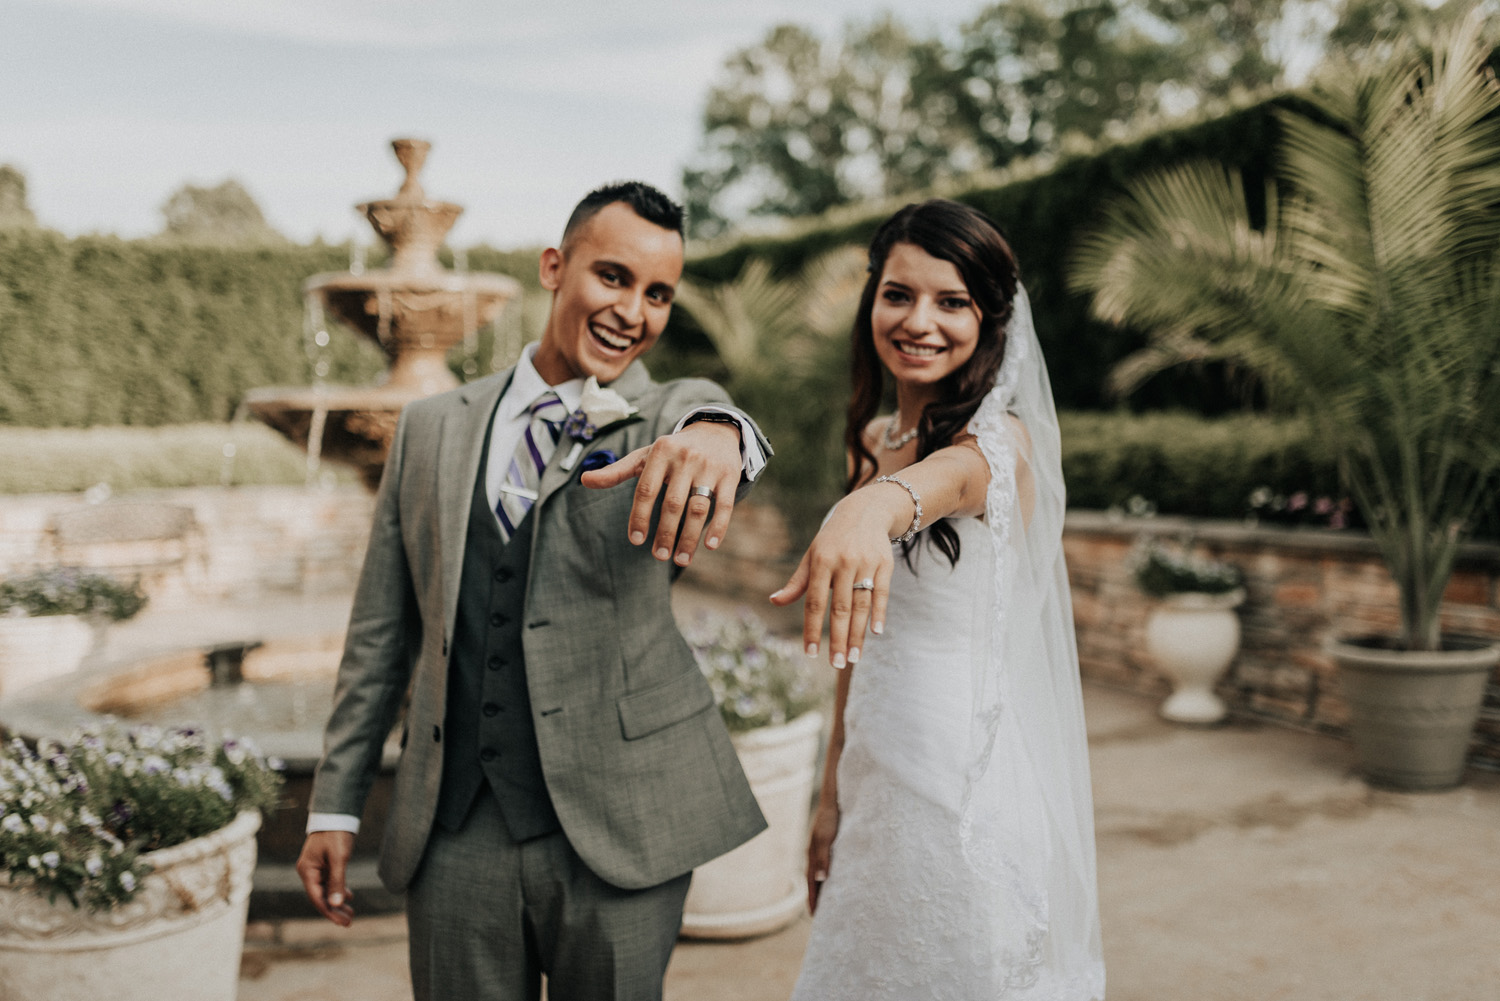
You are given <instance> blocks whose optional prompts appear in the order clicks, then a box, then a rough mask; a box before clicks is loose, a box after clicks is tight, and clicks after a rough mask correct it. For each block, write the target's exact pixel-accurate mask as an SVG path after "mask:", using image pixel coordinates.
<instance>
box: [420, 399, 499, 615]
mask: <svg viewBox="0 0 1500 1001" xmlns="http://www.w3.org/2000/svg"><path fill="white" fill-rule="evenodd" d="M514 371H515V370H514V369H510V370H507V371H505V372H502V373H499V374H498V375H496V376H494V377H493V378H489V379H481V380H479V381H478V382H474V383H470V384H469V385H467V386H464V387H462V388H461V389H460V390H459V400H460V401H461V405H460V406H458V407H456V408H454V409H451V410H449V411H448V413H446V414H444V415H443V426H442V429H441V430H440V432H439V434H438V463H437V469H438V483H437V489H438V519H439V521H438V545H439V546H441V547H442V567H443V615H444V622H445V624H446V627H447V630H448V633H450V634H451V633H452V631H453V621H454V619H455V617H456V616H457V615H458V588H459V581H460V578H461V577H462V576H463V568H464V543H465V541H466V540H467V539H468V537H469V507H470V505H472V504H473V502H474V481H475V479H476V478H477V477H478V476H479V463H480V460H481V459H482V458H483V457H484V456H483V452H484V433H485V429H486V427H487V425H488V424H489V421H490V420H491V418H493V417H494V415H495V404H496V403H497V402H498V401H499V399H500V396H501V395H502V394H503V393H504V392H505V389H506V387H507V386H509V385H510V378H511V375H512V373H513V372H514Z"/></svg>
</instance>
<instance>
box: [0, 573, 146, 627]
mask: <svg viewBox="0 0 1500 1001" xmlns="http://www.w3.org/2000/svg"><path fill="white" fill-rule="evenodd" d="M145 607H146V592H145V591H144V590H142V589H141V584H140V581H139V580H136V581H131V582H130V583H128V584H127V583H125V582H123V581H119V580H116V579H115V578H114V577H111V576H110V575H108V574H102V573H90V572H88V571H86V570H80V569H77V568H76V567H53V568H50V569H46V570H36V571H33V572H31V573H29V574H26V575H24V576H21V577H11V578H9V579H7V580H0V615H6V616H43V615H82V616H102V617H104V618H107V619H110V620H111V621H114V622H120V621H122V620H124V619H128V618H130V617H131V616H133V615H136V614H137V613H138V612H140V610H141V609H142V608H145Z"/></svg>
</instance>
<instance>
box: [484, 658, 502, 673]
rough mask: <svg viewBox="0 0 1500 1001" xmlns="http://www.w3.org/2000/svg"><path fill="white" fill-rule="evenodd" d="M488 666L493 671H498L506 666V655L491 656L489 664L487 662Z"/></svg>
mask: <svg viewBox="0 0 1500 1001" xmlns="http://www.w3.org/2000/svg"><path fill="white" fill-rule="evenodd" d="M486 666H487V667H488V668H489V669H490V670H491V671H498V670H500V669H501V668H502V667H504V666H505V658H504V657H491V658H490V662H489V664H487V665H486Z"/></svg>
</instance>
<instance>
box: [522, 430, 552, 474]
mask: <svg viewBox="0 0 1500 1001" xmlns="http://www.w3.org/2000/svg"><path fill="white" fill-rule="evenodd" d="M526 447H527V448H528V449H530V450H531V461H532V462H533V463H535V464H536V468H537V469H538V471H540V470H542V469H545V468H546V467H547V460H546V459H543V458H542V453H541V450H540V449H538V448H537V447H536V439H535V438H533V437H532V436H531V428H527V429H526Z"/></svg>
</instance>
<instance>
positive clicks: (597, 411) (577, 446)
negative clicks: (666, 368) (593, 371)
mask: <svg viewBox="0 0 1500 1001" xmlns="http://www.w3.org/2000/svg"><path fill="white" fill-rule="evenodd" d="M635 414H636V409H635V407H633V406H631V405H630V401H628V400H626V399H625V397H623V396H621V395H620V394H619V393H617V392H615V391H614V390H613V389H605V388H604V387H603V386H600V385H599V380H598V379H596V378H594V377H593V376H592V375H591V376H589V381H588V382H586V383H584V384H583V398H582V399H581V400H580V401H579V403H578V409H577V410H575V411H573V412H572V413H571V414H569V415H568V419H567V420H566V421H564V422H563V431H564V432H566V433H567V435H568V437H569V438H572V439H573V448H572V449H571V450H570V451H569V452H568V454H567V456H566V457H565V458H564V459H563V461H562V468H563V469H564V470H569V471H571V470H572V468H573V466H574V464H575V463H577V462H578V456H579V455H580V454H581V453H582V452H583V446H584V445H585V444H586V443H588V442H591V441H593V440H594V439H595V438H597V437H598V436H599V435H600V434H601V433H602V432H604V431H607V430H609V429H610V428H611V427H613V426H615V425H616V424H619V423H620V422H621V421H625V420H628V419H629V418H631V417H634V416H635Z"/></svg>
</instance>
